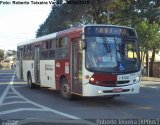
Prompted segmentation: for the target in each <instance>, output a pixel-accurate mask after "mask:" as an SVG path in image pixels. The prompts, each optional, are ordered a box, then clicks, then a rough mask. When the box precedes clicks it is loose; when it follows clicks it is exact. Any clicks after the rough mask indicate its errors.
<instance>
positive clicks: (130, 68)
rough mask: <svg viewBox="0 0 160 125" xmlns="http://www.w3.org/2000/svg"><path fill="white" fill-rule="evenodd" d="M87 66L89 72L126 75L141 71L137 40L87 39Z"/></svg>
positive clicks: (113, 37) (110, 37)
mask: <svg viewBox="0 0 160 125" xmlns="http://www.w3.org/2000/svg"><path fill="white" fill-rule="evenodd" d="M85 41H86V45H87V47H86V61H85V66H86V68H87V69H88V70H89V71H97V72H108V73H124V72H125V73H126V72H135V71H138V70H139V69H140V60H139V50H138V41H137V39H136V38H132V39H129V38H121V37H115V36H102V37H101V36H96V37H94V36H93V37H86V39H85Z"/></svg>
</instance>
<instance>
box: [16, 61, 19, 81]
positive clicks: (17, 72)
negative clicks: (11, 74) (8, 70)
mask: <svg viewBox="0 0 160 125" xmlns="http://www.w3.org/2000/svg"><path fill="white" fill-rule="evenodd" d="M16 76H17V77H18V79H20V66H19V60H17V61H16Z"/></svg>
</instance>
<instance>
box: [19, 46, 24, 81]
mask: <svg viewBox="0 0 160 125" xmlns="http://www.w3.org/2000/svg"><path fill="white" fill-rule="evenodd" d="M19 73H20V74H19V77H20V79H23V49H20V50H19Z"/></svg>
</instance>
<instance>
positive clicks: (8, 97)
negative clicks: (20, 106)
mask: <svg viewBox="0 0 160 125" xmlns="http://www.w3.org/2000/svg"><path fill="white" fill-rule="evenodd" d="M7 95H8V94H7ZM5 98H6V99H11V98H19V96H7V97H5Z"/></svg>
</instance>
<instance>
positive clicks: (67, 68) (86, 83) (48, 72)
mask: <svg viewBox="0 0 160 125" xmlns="http://www.w3.org/2000/svg"><path fill="white" fill-rule="evenodd" d="M91 26H92V25H91ZM93 26H96V25H93ZM99 26H110V25H99ZM84 27H86V26H83V27H77V28H72V29H67V30H64V31H60V32H57V33H53V34H50V35H46V36H43V37H40V38H36V39H33V40H31V41H29V42H25V43H20V44H19V45H18V47H19V48H20V47H22V48H23V46H27V45H33V46H36V45H38V46H39V47H40V49H39V50H40V51H37V52H39V53H40V52H41V47H42V46H41V43H42V42H46V41H50V40H52V39H60V38H62V37H68V38H69V41H68V44H69V45H68V48H67V49H68V57H65V58H62V57H60V58H59V57H58V58H56V57H55V58H52V60H51V58H49V59H48V58H47V59H45V60H41V58H40V60H39V64H40V70H39V71H40V81H38V82H40V85H42V86H45V87H51V88H53V89H56V90H60V86H61V78H62V77H65V78H66V79H67V81H68V84H69V87H70V88H71V93H74V94H79V95H82V96H105V95H117V94H136V93H139V88H140V84H139V83H140V81H139V77H140V71H138V72H135V73H130V74H127V73H126V72H124V75H119V74H118V72H117V73H115V74H116V75H115V74H114V77H115V76H116V79H115V82H116V86H107V85H106V86H103V85H96V84H91V83H90V79H91V78H92V76H96V77H97V76H98V75H97V74H98V72H97V71H94V72H91V71H89V70H88V69H87V67H86V63H85V61H86V57H85V53H86V50H85V49H83V50H82V53H83V55H82V66H80V67H81V68H80V67H78V65H77V67H78V68H79V71H80V69H82V71H81V74H80V73H78V72H77V73H76V72H74V69H75V65H73V64H74V63H73V62H74V61H73V57H74V53H75V52H74V53H73V50H74V49H73V48H72V47H74V42H77V41H74V38H80V37H81V35H82V38H81V40H84V38H85V36H84ZM114 27H121V26H114ZM122 28H128V27H122ZM130 29H133V28H130ZM80 33H82V34H80ZM56 42H57V41H56ZM56 44H57V43H56ZM85 44H86V43H85ZM78 45H79V44H78ZM24 48H25V47H24ZM46 49H48V48H46ZM56 49H57V48H56ZM56 49H55V51H56ZM60 49H63V48H60ZM77 50H78V49H77ZM22 51H23V49H22ZM33 51H35V50H33ZM34 54H35V53H34ZM72 54H73V55H72ZM76 54H77V53H76ZM22 55H23V53H22ZM76 58H77V59H78V58H79V57H78V56H77V57H76ZM22 59H23V58H22ZM22 62H23V67H22V70H21V71H23V79H24V80H25V81H27V73H28V72H30V73H31V76H32V82H33V83H35V77H36V76H35V75H34V74H35V68H34V62H35V60H28V61H27V60H23V61H22ZM19 63H20V61H17V67H16V72H17V76H18V77H19V78H21V72H20V67H19V66H20V65H19ZM75 74H76V75H77V74H79V75H77V76H76V77H75ZM99 74H103V75H102V76H101V77H99V78H98V79H100V80H102V81H103V80H106V79H107V78H105V74H107V73H105V72H100V73H99ZM108 74H109V73H108ZM109 75H112V73H110V74H109ZM109 75H108V76H109ZM106 76H107V75H106ZM77 78H79V79H80V80H81V81H82V82H81V83H79V81H80V80H79V81H78V80H77V81H78V82H77V81H76V79H77ZM126 81H127V82H126ZM77 83H78V84H79V85H78V84H77ZM97 83H98V82H97ZM80 85H81V86H80ZM77 88H78V89H79V90H78V89H77ZM80 89H81V90H80Z"/></svg>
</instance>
